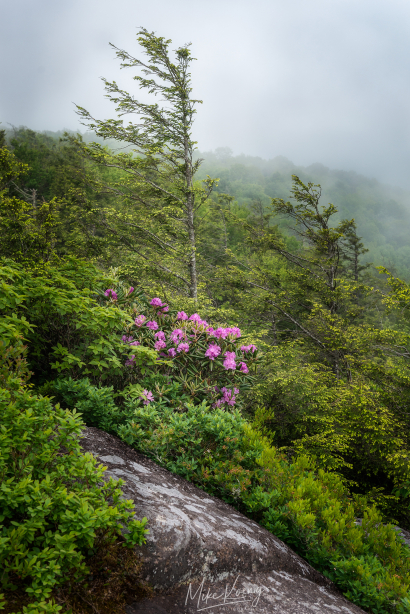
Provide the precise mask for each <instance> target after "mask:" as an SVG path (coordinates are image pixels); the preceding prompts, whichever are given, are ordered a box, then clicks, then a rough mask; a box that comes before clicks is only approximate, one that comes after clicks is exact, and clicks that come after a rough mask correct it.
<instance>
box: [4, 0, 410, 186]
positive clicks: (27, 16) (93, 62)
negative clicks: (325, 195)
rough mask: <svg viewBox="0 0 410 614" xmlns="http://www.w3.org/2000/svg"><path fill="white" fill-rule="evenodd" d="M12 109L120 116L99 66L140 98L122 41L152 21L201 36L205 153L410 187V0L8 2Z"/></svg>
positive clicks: (43, 115) (200, 119)
mask: <svg viewBox="0 0 410 614" xmlns="http://www.w3.org/2000/svg"><path fill="white" fill-rule="evenodd" d="M0 15H1V23H2V28H1V36H0V53H1V58H2V62H1V66H0V83H1V95H0V121H1V122H2V123H3V125H6V126H7V124H8V123H9V124H12V125H15V126H19V125H26V126H28V127H30V128H32V129H34V130H61V129H64V128H65V129H71V130H78V129H81V130H82V131H83V130H84V127H82V126H80V124H79V121H78V117H77V115H76V114H75V107H74V104H73V103H74V102H75V103H77V104H79V105H81V106H83V107H85V108H86V109H88V110H89V111H90V112H91V113H92V114H93V115H94V117H98V118H100V119H105V118H109V117H114V116H115V111H114V106H113V105H112V104H111V103H110V102H109V101H107V100H106V99H105V98H104V88H103V84H102V82H101V80H100V79H99V77H101V76H104V77H106V78H107V79H110V80H111V79H115V80H116V81H117V82H118V83H119V84H120V86H123V87H124V88H125V89H127V88H128V89H129V90H131V89H132V90H133V93H134V95H135V96H138V95H139V93H138V90H137V89H136V86H135V82H133V81H132V80H131V76H132V75H131V70H130V69H128V70H127V71H125V70H123V71H120V69H119V62H118V60H117V59H116V58H115V54H114V52H113V50H112V49H111V48H110V46H109V42H112V43H113V44H115V45H116V46H118V47H121V48H124V49H126V50H127V51H129V52H130V53H132V54H133V55H138V54H139V53H140V52H139V48H138V44H137V42H136V32H137V28H138V27H139V26H143V27H145V28H147V29H148V30H150V31H155V32H156V33H157V34H158V35H160V36H165V37H166V38H171V39H172V41H173V45H172V48H176V47H178V46H180V45H182V44H185V43H187V42H191V43H192V51H193V55H194V56H195V57H196V58H197V61H196V62H194V63H193V67H192V76H193V87H194V91H193V95H194V96H195V97H196V98H200V99H202V100H203V105H201V106H200V107H199V108H198V115H197V119H196V123H195V133H194V136H195V138H196V140H197V141H198V145H199V148H200V149H201V151H207V150H211V149H215V148H217V147H226V146H228V147H230V148H231V149H232V150H233V152H234V154H240V153H245V154H249V155H253V156H261V157H263V158H273V157H275V156H277V155H282V156H286V157H287V158H289V159H290V160H292V161H293V162H295V163H296V164H298V165H310V164H312V163H315V162H321V163H323V164H325V165H326V166H329V167H331V168H339V169H343V170H354V171H356V172H359V173H362V174H365V175H367V176H370V177H375V178H377V179H378V180H379V181H383V182H386V183H391V184H395V185H399V186H403V187H410V175H409V172H408V168H409V153H410V151H409V150H410V121H409V120H410V79H409V76H410V71H409V68H410V36H409V34H410V3H409V2H408V1H407V2H406V1H404V0H386V1H384V0H383V1H377V0H369V1H368V0H310V1H309V2H306V0H287V2H284V1H283V0H253V1H250V0H248V1H240V0H203V1H202V2H194V1H193V0H172V1H170V0H156V2H142V1H141V0H132V1H131V0H115V2H114V1H113V0H98V2H97V1H96V0H70V1H69V2H64V3H63V2H56V0H13V2H6V1H5V0H3V3H2V7H1V10H0Z"/></svg>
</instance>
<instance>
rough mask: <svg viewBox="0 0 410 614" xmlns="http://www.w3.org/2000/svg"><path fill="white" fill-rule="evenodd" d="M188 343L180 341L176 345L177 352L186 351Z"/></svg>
mask: <svg viewBox="0 0 410 614" xmlns="http://www.w3.org/2000/svg"><path fill="white" fill-rule="evenodd" d="M188 350H189V343H180V344H179V345H178V347H177V352H185V353H186V352H188Z"/></svg>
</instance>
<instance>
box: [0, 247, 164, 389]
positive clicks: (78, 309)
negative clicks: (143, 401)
mask: <svg viewBox="0 0 410 614" xmlns="http://www.w3.org/2000/svg"><path fill="white" fill-rule="evenodd" d="M106 284H107V277H106V276H104V275H103V274H102V273H101V272H99V271H98V270H97V269H96V268H95V267H94V266H92V265H89V264H87V263H85V262H83V261H80V260H76V259H74V258H71V259H68V260H67V261H66V262H60V263H59V264H58V266H57V265H56V266H55V267H53V268H52V269H47V270H43V271H42V272H34V271H25V270H24V269H23V268H22V267H21V266H19V265H17V264H16V263H13V262H12V261H7V262H5V263H4V264H3V265H2V266H0V337H1V338H2V339H4V341H5V342H7V343H11V342H14V341H15V340H16V339H19V338H20V337H21V336H23V337H24V338H25V340H27V341H28V346H29V363H30V366H31V367H32V369H33V371H34V380H35V382H36V384H42V383H44V381H46V380H49V379H51V378H52V377H53V376H55V375H56V374H57V373H64V374H67V375H71V376H73V377H76V378H78V377H81V376H88V377H90V378H91V379H92V380H93V381H95V382H102V381H105V382H107V383H108V384H114V385H115V386H117V387H119V388H122V387H124V386H125V385H126V384H127V383H129V382H132V381H133V377H134V374H133V372H132V371H131V370H125V369H124V368H123V366H124V362H125V360H126V359H127V358H129V357H130V356H131V348H129V347H128V346H127V345H126V344H124V343H123V342H122V341H121V334H122V331H123V330H124V328H125V327H126V325H127V324H130V323H131V322H132V319H131V317H130V316H129V315H127V313H126V312H125V311H124V310H121V309H118V308H117V307H116V306H115V305H114V304H112V303H111V304H108V305H104V306H102V305H99V304H98V302H97V301H96V300H95V298H94V297H95V292H96V290H97V289H98V288H99V287H101V286H103V287H104V286H105V285H106ZM132 354H133V355H136V358H135V360H136V362H137V363H138V364H140V365H143V366H144V367H146V366H149V365H151V366H152V365H154V364H155V362H156V359H157V352H156V351H155V350H153V349H151V348H148V347H144V346H141V347H138V348H135V349H133V351H132Z"/></svg>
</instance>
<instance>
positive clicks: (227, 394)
mask: <svg viewBox="0 0 410 614" xmlns="http://www.w3.org/2000/svg"><path fill="white" fill-rule="evenodd" d="M221 392H222V393H223V397H222V400H223V402H224V403H227V404H228V405H235V401H236V397H235V395H234V394H233V393H232V390H229V389H228V388H225V386H224V387H223V388H222V389H221Z"/></svg>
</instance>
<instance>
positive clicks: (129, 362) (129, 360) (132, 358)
mask: <svg viewBox="0 0 410 614" xmlns="http://www.w3.org/2000/svg"><path fill="white" fill-rule="evenodd" d="M134 363H135V355H134V354H133V355H132V356H131V358H129V359H128V360H126V361H125V366H126V367H132V366H133V365H134Z"/></svg>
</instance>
